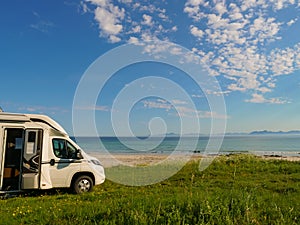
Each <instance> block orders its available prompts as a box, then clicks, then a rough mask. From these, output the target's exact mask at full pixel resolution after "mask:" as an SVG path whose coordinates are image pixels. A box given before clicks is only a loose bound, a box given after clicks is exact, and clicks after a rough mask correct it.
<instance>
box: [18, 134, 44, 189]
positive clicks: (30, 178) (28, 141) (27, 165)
mask: <svg viewBox="0 0 300 225" xmlns="http://www.w3.org/2000/svg"><path fill="white" fill-rule="evenodd" d="M42 141H43V130H41V129H27V130H26V131H25V144H24V151H23V163H22V189H37V188H40V165H41V152H42Z"/></svg>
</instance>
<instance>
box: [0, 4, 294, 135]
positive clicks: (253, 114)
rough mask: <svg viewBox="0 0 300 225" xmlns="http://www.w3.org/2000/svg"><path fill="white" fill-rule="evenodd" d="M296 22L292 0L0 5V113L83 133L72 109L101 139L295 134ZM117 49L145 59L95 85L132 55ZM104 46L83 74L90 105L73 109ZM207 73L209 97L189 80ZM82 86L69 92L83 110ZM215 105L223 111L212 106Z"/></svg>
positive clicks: (85, 129)
mask: <svg viewBox="0 0 300 225" xmlns="http://www.w3.org/2000/svg"><path fill="white" fill-rule="evenodd" d="M299 17H300V1H298V0H245V1H243V0H235V1H225V0H223V1H220V0H212V1H205V0H172V1H171V0H162V1H146V0H145V1H134V0H86V1H72V0H65V1H63V0H51V1H50V0H45V1H39V0H26V1H24V0H10V1H3V2H2V6H1V8H0V28H1V36H0V62H1V66H0V76H1V83H0V84H1V88H0V106H1V108H2V109H3V110H4V111H6V112H16V113H42V114H46V115H49V116H50V117H52V118H53V119H55V120H56V121H58V122H59V123H60V124H61V125H62V126H63V127H64V128H65V129H66V130H67V131H68V132H69V133H70V134H71V135H72V134H74V133H76V134H77V135H82V136H89V135H93V132H91V129H90V128H89V127H88V126H87V125H88V124H89V123H87V122H86V121H85V120H86V118H84V117H82V118H80V117H78V116H77V117H75V123H76V132H74V126H73V125H74V112H75V115H84V114H80V113H81V112H86V113H92V114H89V115H95V126H96V128H97V131H98V132H99V134H100V135H105V136H112V135H116V134H117V135H120V136H127V135H130V134H131V133H133V134H134V135H136V136H142V135H149V134H151V133H152V134H155V135H159V134H163V133H177V134H178V133H180V134H195V133H201V134H202V133H203V134H207V133H210V132H211V130H212V129H213V128H214V126H215V125H217V126H218V124H219V122H220V121H221V122H220V124H222V125H220V126H224V121H225V122H226V132H228V133H234V132H251V131H253V130H272V131H278V130H283V131H288V130H300V116H299V111H300V104H299V103H300V92H299V89H300V70H299V69H300V35H299V34H300V18H299ZM148 43H151V44H148ZM153 43H154V44H153ZM126 45H130V46H136V48H140V47H141V46H142V48H143V50H144V51H145V52H147V53H148V54H150V55H151V54H152V55H154V56H153V57H154V59H155V60H153V61H143V62H139V63H132V64H129V65H126V66H125V67H124V68H120V69H119V70H118V71H116V72H115V73H114V74H111V76H110V79H109V80H107V82H106V83H105V85H104V86H103V87H102V88H101V87H100V86H101V82H102V81H100V80H101V79H102V78H103V77H105V76H106V75H105V72H104V71H105V70H106V69H107V70H108V69H110V67H114V66H115V65H116V64H118V63H119V62H121V61H122V60H125V61H126V59H128V58H130V59H131V58H132V57H134V56H135V55H134V54H133V52H134V51H131V50H130V51H127V50H126V47H124V49H123V48H122V46H126ZM114 51H117V52H118V51H120V52H119V53H120V54H117V55H115V56H114V57H112V58H111V61H110V62H109V63H106V64H105V65H102V64H101V62H100V64H101V65H99V66H98V68H97V69H98V71H97V73H95V74H94V75H93V76H94V79H95V80H94V82H93V83H91V86H93V85H95V87H98V91H99V95H97V96H96V97H97V98H96V101H95V102H94V104H90V105H82V106H80V105H76V98H75V96H76V94H78V93H79V92H80V85H81V84H82V83H81V82H82V81H83V80H84V77H85V76H88V73H89V69H90V70H91V69H92V68H93V66H95V62H97V59H99V57H100V59H101V57H108V56H110V54H111V52H112V53H114ZM162 52H163V54H166V53H167V54H170V55H168V57H169V58H172V57H173V56H178V55H181V56H182V55H184V56H187V55H189V56H190V55H193V57H194V58H193V62H192V66H191V67H193V68H200V67H201V68H205V74H203V73H204V72H203V71H201V69H199V70H198V71H199V73H197V72H196V73H195V74H194V75H192V77H191V76H190V74H189V73H188V72H187V71H184V70H183V69H182V68H181V66H180V65H179V64H180V63H179V64H178V66H176V65H170V64H168V63H166V62H165V61H164V60H161V58H160V54H162ZM155 54H156V55H155ZM122 62H123V61H122ZM98 63H99V61H98ZM181 63H182V62H181ZM190 63H191V62H186V61H185V62H183V64H185V65H191V64H190ZM101 66H103V71H101ZM189 67H190V66H187V67H185V68H189ZM187 70H188V69H187ZM194 78H195V79H194ZM210 78H211V79H213V80H214V81H213V82H214V84H215V83H217V84H218V87H219V88H218V89H217V90H211V89H205V88H204V89H203V87H201V85H200V87H199V85H198V83H197V81H195V80H197V79H198V80H200V81H201V82H202V83H203V85H204V84H205V83H207V84H209V85H211V84H212V83H210V82H211V81H209V80H210ZM97 85H98V86H97ZM91 89H92V88H91ZM100 90H101V91H100ZM89 91H90V90H89V88H88V87H85V89H84V91H82V92H80V94H82V95H83V97H82V99H83V100H85V102H86V103H89V102H91V103H93V101H92V100H91V101H90V99H89V94H88V93H90V92H89ZM127 95H128V98H127V97H126V96H127ZM124 96H125V97H124ZM131 98H132V100H133V102H129V101H124V99H127V100H128V99H131ZM214 98H216V99H218V100H216V101H217V102H218V101H219V100H224V106H225V110H223V109H220V111H218V108H217V107H216V108H214V107H213V105H214V104H212V103H211V101H214V100H212V99H214ZM119 99H123V102H121V101H120V100H119ZM74 100H75V104H74ZM120 102H121V103H120ZM125 103H126V104H125ZM218 106H220V104H219V105H218ZM215 109H217V110H216V111H214V110H215ZM76 112H80V113H79V114H76ZM127 125H128V126H129V127H130V128H129V129H125V127H126V126H127ZM183 127H184V129H183ZM199 127H200V128H199ZM222 130H223V129H222V127H221V128H220V129H216V132H221V131H222Z"/></svg>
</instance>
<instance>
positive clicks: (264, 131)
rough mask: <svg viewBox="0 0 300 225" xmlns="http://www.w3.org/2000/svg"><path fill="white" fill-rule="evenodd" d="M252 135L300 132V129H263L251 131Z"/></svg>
mask: <svg viewBox="0 0 300 225" xmlns="http://www.w3.org/2000/svg"><path fill="white" fill-rule="evenodd" d="M249 134H250V135H265V134H272V135H277V134H300V130H290V131H269V130H262V131H252V132H251V133H249Z"/></svg>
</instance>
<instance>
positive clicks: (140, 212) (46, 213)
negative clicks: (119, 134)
mask: <svg viewBox="0 0 300 225" xmlns="http://www.w3.org/2000/svg"><path fill="white" fill-rule="evenodd" d="M198 167H199V163H198V162H190V163H188V164H187V165H186V166H185V167H184V168H183V169H182V170H180V171H179V172H178V173H177V174H176V175H174V176H172V177H171V178H169V179H168V180H165V181H162V182H160V183H157V184H153V185H149V186H142V187H130V186H124V185H120V184H117V183H113V182H111V181H108V180H107V181H105V183H104V184H103V185H101V186H97V187H95V189H94V191H93V192H91V193H87V194H83V195H73V194H69V193H67V192H64V191H56V192H48V193H39V194H35V195H26V196H20V197H15V198H9V199H6V200H0V201H1V208H0V218H1V219H0V224H300V163H299V162H287V161H280V160H276V161H275V160H262V159H260V158H258V157H255V156H251V155H233V156H229V157H228V156H224V157H218V158H217V159H216V160H215V161H214V162H213V164H211V165H210V166H209V167H208V168H207V169H206V170H204V171H202V172H201V171H199V170H198ZM114 170H120V168H117V167H116V168H111V169H107V173H108V174H109V173H112V172H113V171H114Z"/></svg>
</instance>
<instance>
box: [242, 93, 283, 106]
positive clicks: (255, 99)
mask: <svg viewBox="0 0 300 225" xmlns="http://www.w3.org/2000/svg"><path fill="white" fill-rule="evenodd" d="M245 102H250V103H270V104H286V103H289V102H288V101H286V100H282V99H280V98H270V99H266V98H265V97H264V96H263V95H261V94H257V93H254V94H252V98H251V99H247V100H245Z"/></svg>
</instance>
